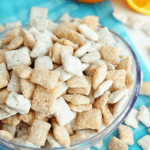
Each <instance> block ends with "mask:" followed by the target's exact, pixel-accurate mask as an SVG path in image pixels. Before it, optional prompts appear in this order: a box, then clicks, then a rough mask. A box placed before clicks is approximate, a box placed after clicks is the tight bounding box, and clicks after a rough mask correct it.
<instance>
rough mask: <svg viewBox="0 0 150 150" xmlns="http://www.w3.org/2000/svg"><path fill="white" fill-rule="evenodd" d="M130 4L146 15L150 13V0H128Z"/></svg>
mask: <svg viewBox="0 0 150 150" xmlns="http://www.w3.org/2000/svg"><path fill="white" fill-rule="evenodd" d="M126 1H127V3H128V5H129V6H130V7H131V8H132V9H133V10H135V11H136V12H139V13H141V14H144V15H150V0H126Z"/></svg>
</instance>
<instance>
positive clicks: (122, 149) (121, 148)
mask: <svg viewBox="0 0 150 150" xmlns="http://www.w3.org/2000/svg"><path fill="white" fill-rule="evenodd" d="M107 148H108V149H109V150H128V146H127V145H126V144H125V143H123V142H122V141H121V140H120V139H118V138H116V137H112V139H111V141H110V142H109V144H108V145H107Z"/></svg>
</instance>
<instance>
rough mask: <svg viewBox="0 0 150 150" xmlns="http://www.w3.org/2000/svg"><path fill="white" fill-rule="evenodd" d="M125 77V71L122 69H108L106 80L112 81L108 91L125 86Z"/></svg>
mask: <svg viewBox="0 0 150 150" xmlns="http://www.w3.org/2000/svg"><path fill="white" fill-rule="evenodd" d="M125 78H126V71H125V70H124V69H122V70H114V71H108V72H107V75H106V80H112V81H113V84H112V86H111V88H110V91H112V92H113V91H116V90H120V89H123V88H125Z"/></svg>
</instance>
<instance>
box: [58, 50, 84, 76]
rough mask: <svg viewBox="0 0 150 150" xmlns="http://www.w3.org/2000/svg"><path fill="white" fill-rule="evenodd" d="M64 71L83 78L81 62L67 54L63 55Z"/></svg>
mask: <svg viewBox="0 0 150 150" xmlns="http://www.w3.org/2000/svg"><path fill="white" fill-rule="evenodd" d="M61 60H62V64H63V67H64V70H65V71H66V72H68V73H70V74H73V75H77V76H82V70H81V61H80V60H79V59H78V58H76V57H74V56H71V55H69V54H67V53H62V54H61Z"/></svg>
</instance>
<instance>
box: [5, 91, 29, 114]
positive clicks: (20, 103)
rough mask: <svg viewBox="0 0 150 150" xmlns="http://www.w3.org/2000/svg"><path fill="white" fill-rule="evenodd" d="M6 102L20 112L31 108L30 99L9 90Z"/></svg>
mask: <svg viewBox="0 0 150 150" xmlns="http://www.w3.org/2000/svg"><path fill="white" fill-rule="evenodd" d="M6 104H7V105H8V106H9V107H11V108H13V109H15V110H17V111H18V112H19V113H21V114H26V113H28V112H29V110H30V108H31V101H30V100H29V99H27V98H25V97H24V96H23V95H19V94H17V93H16V92H11V93H10V94H9V95H8V97H7V100H6Z"/></svg>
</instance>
